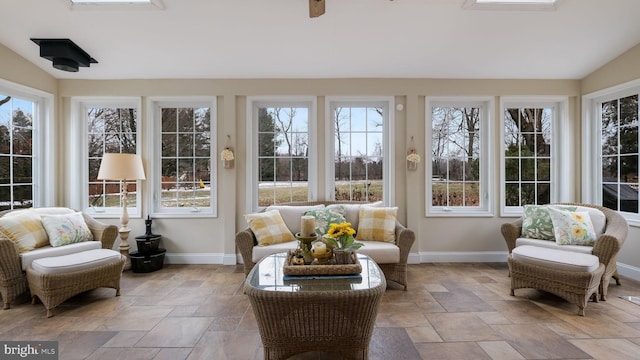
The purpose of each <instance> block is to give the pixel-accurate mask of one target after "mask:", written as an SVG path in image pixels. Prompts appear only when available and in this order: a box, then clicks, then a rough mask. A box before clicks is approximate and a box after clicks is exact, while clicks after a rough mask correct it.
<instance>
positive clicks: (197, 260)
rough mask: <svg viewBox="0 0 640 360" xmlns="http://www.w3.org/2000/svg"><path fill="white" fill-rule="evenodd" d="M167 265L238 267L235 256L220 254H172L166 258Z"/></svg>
mask: <svg viewBox="0 0 640 360" xmlns="http://www.w3.org/2000/svg"><path fill="white" fill-rule="evenodd" d="M165 264H186V265H198V264H222V265H236V255H235V254H220V253H204V254H202V253H182V254H180V253H171V254H167V255H166V256H165Z"/></svg>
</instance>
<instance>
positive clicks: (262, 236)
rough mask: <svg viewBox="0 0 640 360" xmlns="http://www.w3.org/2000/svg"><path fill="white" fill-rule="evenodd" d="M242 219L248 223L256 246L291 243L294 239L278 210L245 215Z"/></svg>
mask: <svg viewBox="0 0 640 360" xmlns="http://www.w3.org/2000/svg"><path fill="white" fill-rule="evenodd" d="M244 218H245V219H246V220H247V222H248V223H249V228H251V231H253V233H254V234H255V235H256V239H257V240H258V245H260V246H265V245H273V244H279V243H283V242H288V241H293V240H295V238H294V237H293V234H292V233H291V231H289V229H288V228H287V225H285V223H284V220H282V216H280V212H279V211H278V210H270V211H265V212H262V213H255V214H247V215H245V216H244Z"/></svg>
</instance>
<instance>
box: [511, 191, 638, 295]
mask: <svg viewBox="0 0 640 360" xmlns="http://www.w3.org/2000/svg"><path fill="white" fill-rule="evenodd" d="M553 205H573V206H585V207H591V208H594V209H598V210H600V211H602V212H603V213H604V215H605V217H606V227H605V231H604V233H603V234H602V235H600V236H599V237H598V239H596V242H595V244H594V246H593V250H592V254H593V255H595V256H597V257H598V258H599V259H600V263H601V264H604V266H605V271H604V275H602V287H601V289H602V291H601V297H602V300H605V298H606V295H607V288H608V287H609V284H610V282H611V278H614V279H615V280H616V283H617V284H618V285H620V277H619V275H618V270H617V267H616V261H617V255H618V252H619V251H620V249H621V248H622V245H623V244H624V242H625V240H626V239H627V233H628V231H629V225H628V223H627V220H625V218H624V217H623V216H622V215H620V214H619V213H618V212H617V211H614V210H611V209H609V208H605V207H603V206H599V205H592V204H580V203H557V204H553ZM500 230H501V232H502V236H503V237H504V240H505V241H506V243H507V248H508V249H509V254H511V251H512V250H513V249H514V248H515V247H516V239H517V238H519V237H520V234H521V233H522V218H520V219H518V220H517V221H515V222H512V223H506V224H502V227H501V229H500Z"/></svg>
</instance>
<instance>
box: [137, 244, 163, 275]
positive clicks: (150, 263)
mask: <svg viewBox="0 0 640 360" xmlns="http://www.w3.org/2000/svg"><path fill="white" fill-rule="evenodd" d="M166 252H167V250H166V249H162V248H160V249H158V250H156V251H154V252H152V253H151V254H146V255H145V254H141V253H140V252H137V251H136V252H132V253H131V254H129V256H130V257H131V271H133V272H134V273H148V272H153V271H156V270H160V269H162V264H164V255H165V253H166Z"/></svg>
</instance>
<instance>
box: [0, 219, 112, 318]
mask: <svg viewBox="0 0 640 360" xmlns="http://www.w3.org/2000/svg"><path fill="white" fill-rule="evenodd" d="M9 212H11V210H7V211H2V212H0V217H2V216H4V215H5V214H7V213H9ZM82 215H83V216H84V220H85V222H86V223H87V226H88V227H89V230H91V233H92V234H93V238H94V241H100V242H102V248H103V249H111V248H112V247H113V244H114V242H115V240H116V237H117V236H118V227H117V226H115V225H107V224H103V223H101V222H99V221H97V220H95V219H94V218H92V217H91V216H89V215H87V214H84V213H83V214H82ZM28 288H29V287H28V284H27V277H26V273H25V271H23V270H22V265H21V261H20V256H19V254H18V250H17V249H16V247H15V245H14V244H13V242H12V241H11V240H9V239H8V238H7V237H5V236H4V235H2V234H1V233H0V295H2V301H3V303H4V309H5V310H6V309H9V308H10V306H11V302H13V301H15V299H16V298H18V297H19V296H21V295H22V294H24V293H26V291H27V290H28Z"/></svg>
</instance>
